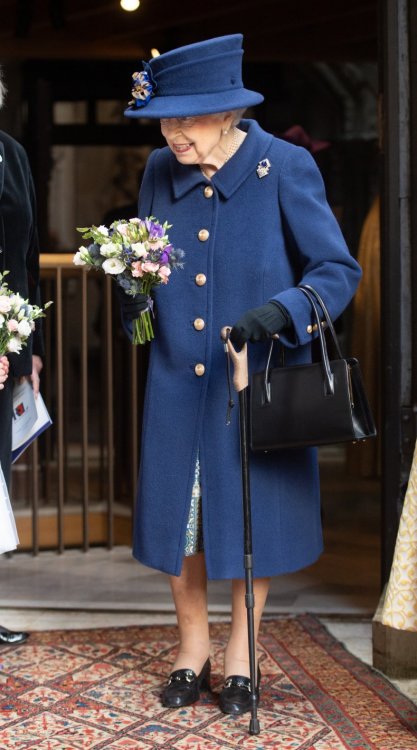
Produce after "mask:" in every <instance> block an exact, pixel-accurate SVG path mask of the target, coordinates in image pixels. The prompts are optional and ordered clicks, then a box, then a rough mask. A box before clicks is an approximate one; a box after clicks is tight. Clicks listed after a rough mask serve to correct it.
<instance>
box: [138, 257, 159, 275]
mask: <svg viewBox="0 0 417 750" xmlns="http://www.w3.org/2000/svg"><path fill="white" fill-rule="evenodd" d="M142 270H143V272H144V273H156V272H157V271H159V265H158V263H152V262H151V261H150V260H147V261H146V262H145V263H142Z"/></svg>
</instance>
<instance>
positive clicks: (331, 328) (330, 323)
mask: <svg viewBox="0 0 417 750" xmlns="http://www.w3.org/2000/svg"><path fill="white" fill-rule="evenodd" d="M298 289H301V291H302V292H304V294H306V292H309V295H308V298H309V300H310V302H311V304H312V305H313V301H312V300H311V295H313V297H314V299H315V300H316V301H317V302H318V304H319V305H320V307H321V310H322V312H323V316H324V319H325V321H326V323H327V327H328V329H329V331H330V333H331V336H332V339H333V344H334V346H335V349H336V352H337V355H338V357H339V359H343V354H342V352H341V349H340V346H339V341H338V338H337V335H336V331H335V330H334V325H333V321H332V319H331V317H330V313H329V311H328V309H327V307H326V305H325V304H324V302H323V299H322V298H321V297H320V295H319V293H318V292H317V291H316V290H315V289H313V287H312V286H310V285H309V284H300V285H299V286H298ZM320 327H321V326H320Z"/></svg>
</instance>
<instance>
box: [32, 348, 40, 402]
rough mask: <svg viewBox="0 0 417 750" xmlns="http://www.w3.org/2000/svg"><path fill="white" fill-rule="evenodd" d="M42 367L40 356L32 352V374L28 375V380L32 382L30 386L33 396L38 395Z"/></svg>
mask: <svg viewBox="0 0 417 750" xmlns="http://www.w3.org/2000/svg"><path fill="white" fill-rule="evenodd" d="M42 367H43V362H42V360H41V358H40V357H38V355H37V354H34V355H33V357H32V374H31V376H30V380H31V382H32V388H33V393H34V396H35V398H37V397H38V393H39V386H40V377H39V376H40V372H41V370H42Z"/></svg>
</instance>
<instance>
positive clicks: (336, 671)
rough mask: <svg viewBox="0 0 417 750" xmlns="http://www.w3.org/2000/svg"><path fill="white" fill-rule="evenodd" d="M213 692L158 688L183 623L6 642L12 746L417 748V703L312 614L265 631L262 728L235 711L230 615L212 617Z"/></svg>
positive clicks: (11, 749)
mask: <svg viewBox="0 0 417 750" xmlns="http://www.w3.org/2000/svg"><path fill="white" fill-rule="evenodd" d="M211 632H212V638H213V654H212V660H213V680H212V689H213V692H212V693H203V694H202V699H201V700H200V701H199V703H198V704H195V705H194V706H190V707H187V708H184V709H181V710H170V709H164V708H162V707H161V705H160V703H159V700H158V695H159V690H160V686H161V683H162V682H163V680H164V678H165V675H167V674H168V673H169V671H170V665H171V664H172V661H173V658H174V651H175V648H176V637H177V634H176V630H175V628H174V627H166V626H164V627H159V626H155V627H127V628H109V629H101V630H81V631H49V632H40V633H33V634H32V635H31V637H30V639H29V641H27V643H25V644H23V645H22V646H19V647H6V648H5V647H2V648H1V650H0V666H1V671H0V686H1V702H0V750H20V749H21V748H22V750H23V748H25V750H29V749H32V748H36V750H87V748H94V749H95V750H99V749H100V748H112V750H116V749H117V750H141V749H143V750H145V749H148V750H149V748H155V749H156V750H158V748H172V749H173V750H174V749H175V750H224V749H227V748H250V749H251V750H263V748H275V749H276V750H277V749H278V748H279V750H342V749H344V748H348V749H349V750H353V749H354V750H375V749H377V750H417V707H416V706H415V705H414V704H413V703H412V702H411V701H410V700H408V699H407V698H406V697H404V696H403V695H402V694H401V693H399V692H398V691H397V690H395V688H394V687H392V686H391V685H390V684H389V683H388V682H387V680H386V679H385V678H384V677H382V676H381V675H380V674H379V673H377V672H375V671H374V670H372V669H370V668H369V667H367V666H365V665H364V664H363V663H362V662H360V661H359V660H358V659H356V658H355V657H353V656H351V655H350V654H349V653H348V652H347V651H346V650H345V649H344V648H343V646H341V644H340V643H338V642H337V641H336V640H335V639H334V638H333V637H332V636H331V635H329V633H328V632H327V631H326V629H325V628H324V627H323V626H322V625H321V624H320V623H319V622H318V621H317V620H316V619H315V618H314V617H313V616H310V615H301V616H297V617H285V618H284V617H283V618H278V619H275V620H267V621H265V622H264V623H263V624H262V632H261V636H260V641H261V649H262V653H261V670H262V684H261V689H262V692H261V705H260V708H259V713H258V715H259V719H260V724H261V733H260V735H258V736H257V737H254V736H250V735H249V734H248V724H249V715H245V716H243V717H237V718H234V717H230V716H224V715H223V714H222V713H221V712H220V711H219V708H218V704H217V698H216V693H217V691H218V690H219V689H220V686H221V683H222V675H221V667H220V665H221V662H222V650H223V647H224V643H225V638H226V636H227V625H225V624H215V625H212V626H211Z"/></svg>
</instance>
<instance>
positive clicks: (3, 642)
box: [0, 625, 29, 646]
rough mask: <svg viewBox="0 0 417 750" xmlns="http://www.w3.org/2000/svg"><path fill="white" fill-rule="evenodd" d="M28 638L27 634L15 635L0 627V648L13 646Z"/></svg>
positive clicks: (11, 631)
mask: <svg viewBox="0 0 417 750" xmlns="http://www.w3.org/2000/svg"><path fill="white" fill-rule="evenodd" d="M28 638H29V633H16V632H14V631H13V630H8V629H7V628H4V627H3V626H2V625H0V646H15V645H17V644H19V643H23V641H26V640H27V639H28Z"/></svg>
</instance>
